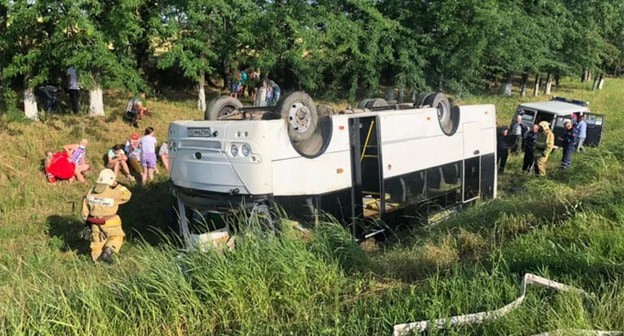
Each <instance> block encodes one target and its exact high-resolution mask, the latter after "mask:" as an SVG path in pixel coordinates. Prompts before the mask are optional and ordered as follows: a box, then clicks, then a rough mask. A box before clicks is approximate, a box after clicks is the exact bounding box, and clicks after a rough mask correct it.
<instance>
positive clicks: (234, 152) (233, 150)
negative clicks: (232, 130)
mask: <svg viewBox="0 0 624 336" xmlns="http://www.w3.org/2000/svg"><path fill="white" fill-rule="evenodd" d="M230 155H232V156H236V155H238V146H236V145H235V144H232V146H230Z"/></svg>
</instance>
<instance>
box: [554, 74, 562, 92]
mask: <svg viewBox="0 0 624 336" xmlns="http://www.w3.org/2000/svg"><path fill="white" fill-rule="evenodd" d="M560 80H561V76H559V70H557V71H555V90H559V84H560Z"/></svg>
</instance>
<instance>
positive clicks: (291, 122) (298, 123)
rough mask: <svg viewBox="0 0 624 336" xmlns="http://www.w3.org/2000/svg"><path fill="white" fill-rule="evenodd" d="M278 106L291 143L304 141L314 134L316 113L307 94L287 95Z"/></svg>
mask: <svg viewBox="0 0 624 336" xmlns="http://www.w3.org/2000/svg"><path fill="white" fill-rule="evenodd" d="M278 106H279V112H280V115H281V116H282V118H284V119H285V120H286V121H287V122H288V136H289V137H290V140H291V141H294V142H297V141H304V140H306V139H308V138H309V137H310V136H312V134H314V131H315V130H316V126H317V123H318V113H317V110H316V104H315V103H314V100H312V98H311V97H310V96H309V95H308V94H307V93H305V92H302V91H295V92H292V93H289V94H287V95H285V96H284V97H283V98H282V99H281V101H280V103H279V105H278Z"/></svg>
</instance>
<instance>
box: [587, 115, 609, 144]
mask: <svg viewBox="0 0 624 336" xmlns="http://www.w3.org/2000/svg"><path fill="white" fill-rule="evenodd" d="M585 122H586V123H587V138H585V142H584V145H586V146H590V147H597V146H598V145H599V144H600V140H601V139H602V127H603V125H604V115H603V114H596V113H585Z"/></svg>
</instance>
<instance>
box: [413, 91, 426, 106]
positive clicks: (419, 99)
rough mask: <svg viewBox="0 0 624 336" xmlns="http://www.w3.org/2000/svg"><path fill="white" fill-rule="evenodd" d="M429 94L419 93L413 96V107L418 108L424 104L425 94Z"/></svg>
mask: <svg viewBox="0 0 624 336" xmlns="http://www.w3.org/2000/svg"><path fill="white" fill-rule="evenodd" d="M428 95H429V93H419V94H417V95H415V96H414V107H416V108H420V107H422V106H423V105H426V104H425V99H426V98H427V96H428Z"/></svg>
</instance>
